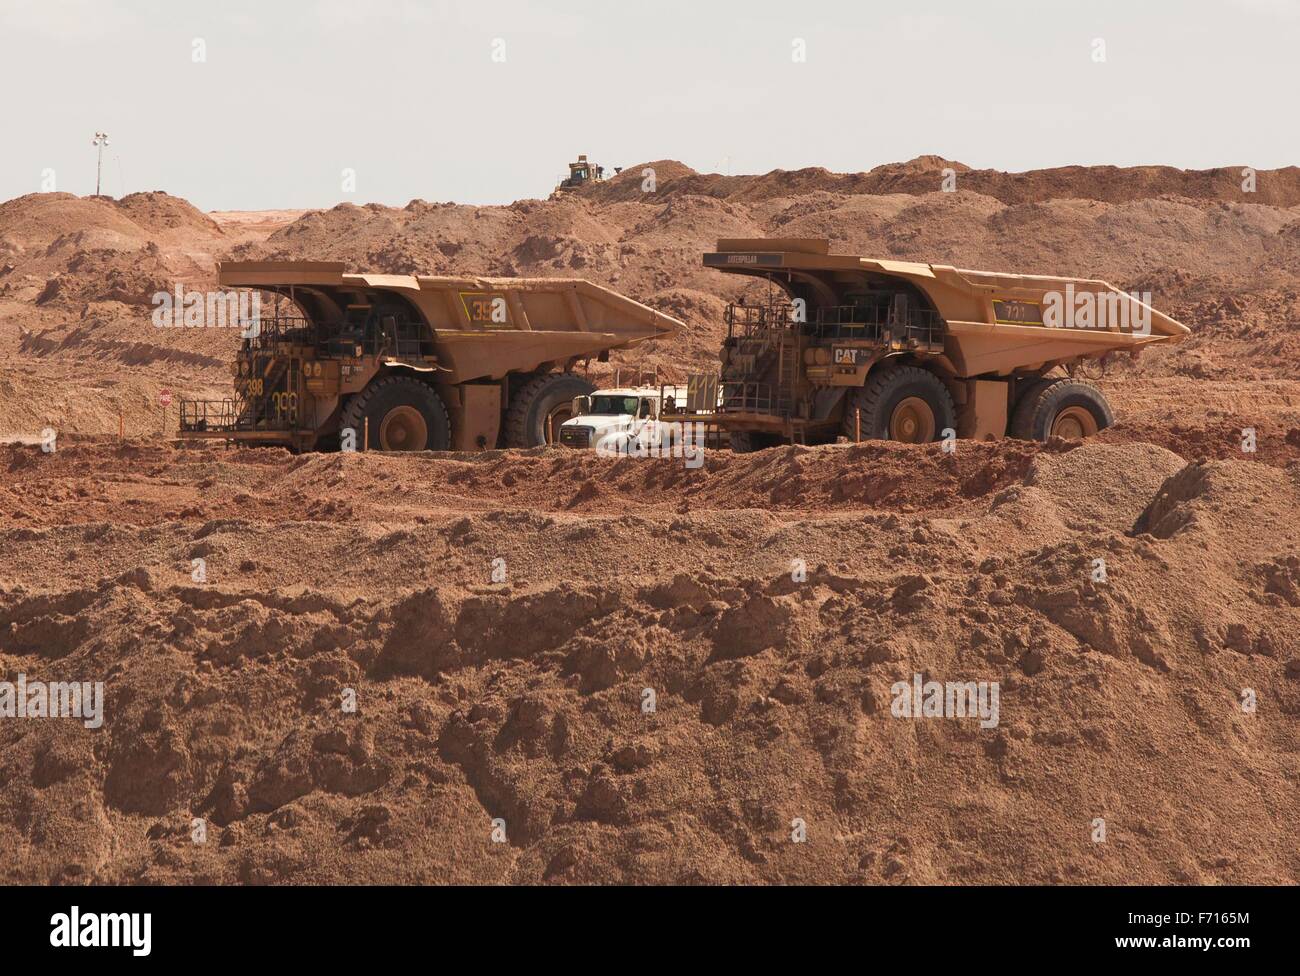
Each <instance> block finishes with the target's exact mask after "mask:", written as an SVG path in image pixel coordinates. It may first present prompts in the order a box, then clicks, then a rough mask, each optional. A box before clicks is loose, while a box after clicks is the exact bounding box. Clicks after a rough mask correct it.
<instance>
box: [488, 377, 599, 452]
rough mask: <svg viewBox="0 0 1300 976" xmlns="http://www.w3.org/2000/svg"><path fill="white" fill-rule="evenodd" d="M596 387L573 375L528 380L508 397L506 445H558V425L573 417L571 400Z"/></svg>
mask: <svg viewBox="0 0 1300 976" xmlns="http://www.w3.org/2000/svg"><path fill="white" fill-rule="evenodd" d="M595 391H596V388H595V387H594V386H592V385H591V384H590V383H588V382H587V381H586V380H584V379H583V378H582V377H580V376H574V375H573V374H572V373H549V374H547V375H546V376H538V377H537V378H536V379H532V380H529V381H528V382H527V383H525V384H524V385H523V386H522V387H520V388H519V389H518V390H517V391H516V392H515V395H514V396H512V397H511V398H510V408H509V409H508V410H507V411H506V446H507V447H540V446H542V445H543V444H549V443H551V438H552V437H554V438H555V442H556V443H559V439H560V425H561V424H562V423H564V422H565V421H566V420H568V419H569V418H570V417H572V416H573V398H574V397H577V396H589V395H590V394H592V393H594V392H595Z"/></svg>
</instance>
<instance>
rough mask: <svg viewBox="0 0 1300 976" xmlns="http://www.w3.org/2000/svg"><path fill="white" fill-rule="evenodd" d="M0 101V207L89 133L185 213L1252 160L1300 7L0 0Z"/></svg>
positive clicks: (71, 157) (1294, 69) (114, 176)
mask: <svg viewBox="0 0 1300 976" xmlns="http://www.w3.org/2000/svg"><path fill="white" fill-rule="evenodd" d="M196 38H198V39H201V40H202V43H203V45H204V46H205V48H206V60H205V61H202V62H199V63H196V62H195V61H194V59H193V52H194V49H195V39H196ZM1098 38H1100V39H1102V40H1103V41H1104V43H1105V61H1104V62H1101V63H1099V62H1097V61H1095V60H1094V50H1095V46H1094V42H1095V39H1098ZM796 39H801V40H802V41H803V42H804V44H805V46H806V60H805V61H803V62H796V61H795V60H794V59H793V57H792V54H793V52H794V50H795V41H796ZM499 42H504V48H502V46H501V43H499ZM502 51H503V52H504V61H499V60H494V59H493V55H494V52H496V54H497V56H498V57H500V55H501V53H502ZM0 91H3V92H4V95H5V112H4V122H3V125H4V139H3V151H2V152H0V198H2V199H8V198H10V197H14V196H18V195H21V194H24V193H31V192H35V191H37V190H39V189H41V180H42V173H43V172H44V171H46V170H53V171H54V176H55V179H56V183H57V189H59V190H64V191H68V192H71V193H78V194H85V193H92V192H94V180H95V150H94V149H93V147H92V146H91V144H90V140H91V136H92V135H93V134H94V132H95V131H96V130H97V129H103V130H105V131H107V132H108V133H109V135H110V137H111V145H110V147H109V150H108V151H107V152H106V154H105V161H104V192H106V193H109V194H112V195H114V196H120V195H122V194H123V193H124V192H127V193H129V192H134V191H137V190H155V189H162V190H167V191H168V192H171V193H174V194H177V195H179V196H183V197H186V198H188V199H189V200H191V201H192V202H193V203H195V204H196V205H197V206H199V207H202V208H203V209H207V210H211V209H267V208H279V207H284V208H289V207H318V206H331V205H333V204H335V203H338V202H340V201H342V200H350V201H353V202H356V203H365V202H370V201H378V202H382V203H387V204H396V205H401V204H405V203H406V202H407V201H408V200H411V199H412V198H417V197H418V198H422V199H426V200H455V201H458V202H464V203H502V202H508V201H511V200H515V199H519V198H523V197H538V196H542V197H544V196H546V195H547V194H548V193H549V192H550V191H551V189H552V187H553V185H554V181H555V179H556V177H557V176H558V175H559V174H561V173H563V172H565V170H566V166H565V164H566V163H567V162H568V161H569V160H570V159H573V158H575V157H576V154H577V153H579V152H585V153H587V154H589V155H590V157H591V158H592V159H593V160H595V161H598V162H601V163H603V164H605V165H606V166H611V167H612V166H630V165H633V164H635V163H638V162H644V161H647V160H652V159H662V158H672V159H679V160H681V161H683V162H685V163H687V164H688V165H690V166H693V167H694V168H696V169H698V170H704V171H716V172H725V171H730V172H732V173H759V172H766V171H768V170H770V169H774V168H781V169H796V168H799V167H802V166H825V167H826V168H828V169H831V170H835V171H841V172H855V171H859V170H867V169H870V168H871V167H872V166H875V165H877V164H879V163H883V162H891V161H896V160H903V159H908V158H911V157H913V156H916V155H919V154H922V153H936V154H939V155H943V156H947V157H948V158H950V159H958V160H961V161H962V162H965V163H967V164H969V165H972V166H975V167H995V168H998V169H1007V170H1024V169H1032V168H1037V167H1043V166H1058V165H1067V164H1072V163H1079V164H1096V163H1114V164H1117V165H1131V164H1138V163H1165V164H1170V165H1175V166H1180V167H1187V168H1206V167H1211V166H1218V165H1250V166H1255V167H1257V168H1261V169H1263V168H1272V167H1276V166H1285V165H1292V164H1296V163H1300V120H1298V113H1297V110H1296V96H1297V93H1298V92H1300V0H1218V2H1177V0H1077V2H1076V0H1037V2H1034V0H985V2H980V0H968V2H959V0H954V2H923V0H917V2H906V0H899V2H891V3H877V2H872V0H858V2H849V0H776V2H766V0H746V2H743V3H741V2H717V0H694V2H678V0H662V2H637V0H609V2H603V3H598V2H591V0H589V2H581V3H579V2H561V0H535V2H531V3H528V2H513V0H511V2H505V0H502V2H497V0H464V2H462V0H368V2H359V0H354V2H347V0H302V2H291V0H285V2H277V0H260V2H246V0H221V2H218V0H206V2H195V0H159V2H149V0H138V2H132V0H0ZM345 168H350V169H352V170H354V171H355V173H356V190H355V192H353V193H345V192H344V191H343V187H342V175H341V174H342V171H343V170H344V169H345Z"/></svg>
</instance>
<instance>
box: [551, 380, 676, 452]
mask: <svg viewBox="0 0 1300 976" xmlns="http://www.w3.org/2000/svg"><path fill="white" fill-rule="evenodd" d="M685 397H686V388H685V387H676V386H664V387H658V386H637V387H630V386H629V387H614V388H612V389H608V390H597V391H596V392H595V393H592V394H591V395H590V396H580V397H574V399H573V416H572V417H570V418H569V419H568V420H566V421H565V422H564V423H563V424H561V425H560V444H561V445H563V446H564V447H576V448H602V449H604V450H607V451H626V450H627V448H628V447H629V446H632V445H635V444H638V443H639V444H642V445H647V446H648V445H655V444H659V443H660V442H661V440H662V439H663V438H664V437H665V436H666V435H667V434H668V432H667V431H666V430H665V429H664V428H665V426H666V425H665V424H664V423H663V422H661V421H660V420H659V414H660V413H662V412H664V411H663V406H664V404H663V401H664V400H670V401H676V402H677V403H684V402H685ZM672 407H673V404H672V403H671V402H670V403H669V404H668V409H669V411H671V409H672Z"/></svg>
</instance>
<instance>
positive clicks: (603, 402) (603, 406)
mask: <svg viewBox="0 0 1300 976" xmlns="http://www.w3.org/2000/svg"><path fill="white" fill-rule="evenodd" d="M636 407H637V398H636V397H634V396H594V397H592V398H591V412H592V413H631V414H634V413H636Z"/></svg>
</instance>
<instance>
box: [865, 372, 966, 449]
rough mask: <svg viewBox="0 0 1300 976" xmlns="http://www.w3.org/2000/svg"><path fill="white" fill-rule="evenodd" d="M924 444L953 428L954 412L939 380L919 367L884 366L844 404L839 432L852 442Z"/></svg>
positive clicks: (954, 423) (955, 415) (949, 397)
mask: <svg viewBox="0 0 1300 976" xmlns="http://www.w3.org/2000/svg"><path fill="white" fill-rule="evenodd" d="M859 416H860V417H861V423H862V439H863V440H879V441H890V440H893V441H904V442H907V443H924V442H927V441H936V440H941V439H942V438H943V432H944V430H945V429H948V428H951V429H953V430H956V428H957V410H956V408H955V407H954V406H953V403H952V394H951V393H949V392H948V388H947V387H946V386H944V385H943V380H941V379H939V377H937V376H935V375H934V374H933V373H931V372H928V371H927V370H924V369H921V368H920V367H919V366H886V367H885V368H884V369H882V370H880V371H879V372H877V373H875V374H874V375H873V376H872V377H871V378H870V379H868V380H867V382H866V384H865V385H864V386H863V387H862V388H861V389H860V390H856V391H854V395H853V396H851V397H850V398H849V399H848V401H847V402H846V403H845V407H844V423H843V429H844V434H845V436H847V437H848V439H849V440H853V439H854V437H855V436H857V432H858V417H859Z"/></svg>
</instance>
